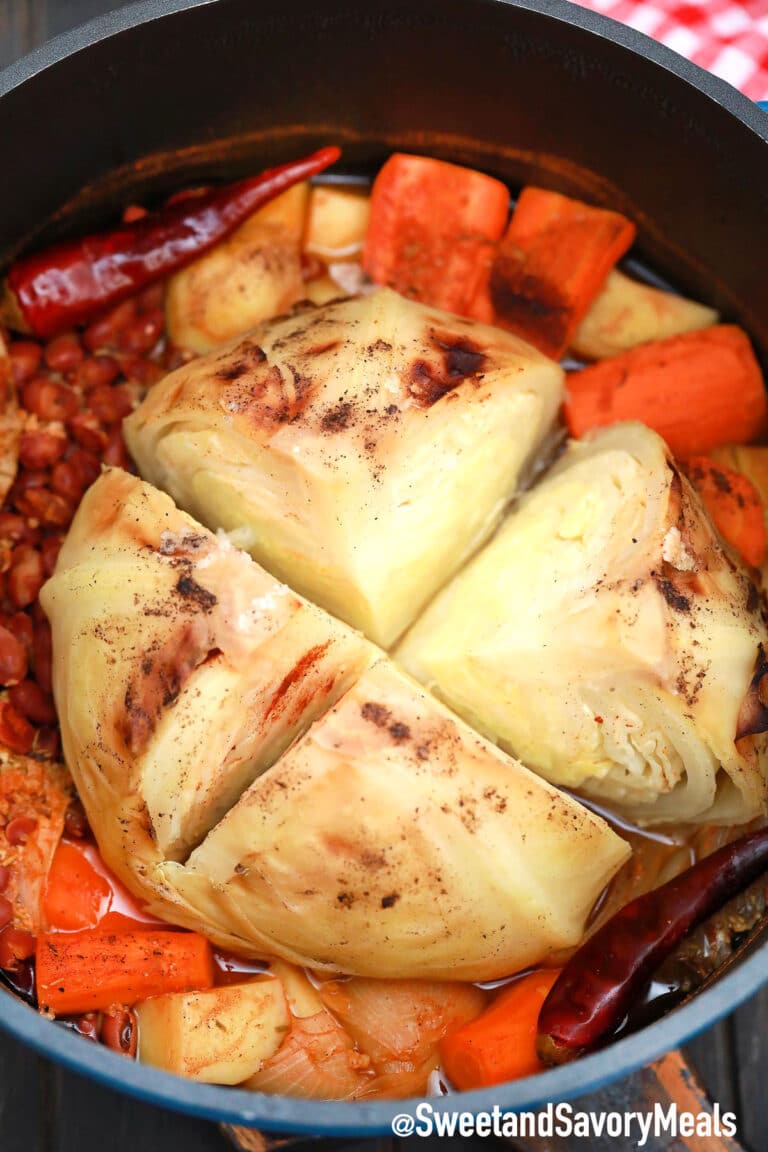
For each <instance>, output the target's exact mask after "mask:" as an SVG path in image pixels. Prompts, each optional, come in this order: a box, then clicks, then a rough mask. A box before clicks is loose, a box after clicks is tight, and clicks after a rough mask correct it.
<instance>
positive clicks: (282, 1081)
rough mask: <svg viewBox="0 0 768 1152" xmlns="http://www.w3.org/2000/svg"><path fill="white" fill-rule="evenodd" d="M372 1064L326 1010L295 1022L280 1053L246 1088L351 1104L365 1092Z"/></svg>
mask: <svg viewBox="0 0 768 1152" xmlns="http://www.w3.org/2000/svg"><path fill="white" fill-rule="evenodd" d="M369 1064H370V1060H369V1059H368V1057H366V1056H361V1055H360V1053H359V1052H357V1051H356V1050H355V1047H354V1045H353V1043H352V1041H351V1040H350V1038H349V1036H347V1034H346V1033H345V1031H344V1029H343V1028H342V1027H341V1025H340V1024H339V1023H337V1021H336V1020H334V1019H333V1017H332V1016H331V1014H330V1013H329V1012H326V1011H325V1010H323V1011H321V1012H317V1013H316V1014H315V1015H314V1016H305V1017H303V1018H301V1019H294V1021H293V1025H292V1027H291V1031H290V1033H289V1035H288V1036H287V1038H286V1039H285V1041H284V1042H283V1044H282V1045H281V1047H280V1048H279V1050H278V1051H277V1052H276V1053H275V1055H274V1056H273V1057H272V1058H271V1060H268V1061H267V1062H266V1064H264V1066H263V1067H262V1068H261V1069H260V1071H259V1072H257V1073H256V1074H255V1076H252V1077H251V1078H250V1080H247V1081H246V1083H245V1087H246V1088H251V1089H253V1090H254V1091H256V1092H270V1093H275V1094H278V1095H281V1096H303V1097H305V1098H307V1099H313V1100H351V1099H353V1098H354V1097H356V1096H360V1095H361V1094H362V1093H363V1092H364V1091H365V1089H366V1087H367V1085H368V1083H369V1081H370V1079H371V1075H370V1073H368V1072H367V1067H368V1065H369Z"/></svg>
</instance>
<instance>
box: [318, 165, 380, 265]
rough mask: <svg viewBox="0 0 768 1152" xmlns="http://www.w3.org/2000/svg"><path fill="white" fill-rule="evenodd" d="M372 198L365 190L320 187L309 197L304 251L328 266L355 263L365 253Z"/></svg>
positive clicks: (321, 185)
mask: <svg viewBox="0 0 768 1152" xmlns="http://www.w3.org/2000/svg"><path fill="white" fill-rule="evenodd" d="M370 210H371V198H370V196H369V195H368V193H367V192H365V191H363V190H362V189H352V188H334V187H332V186H328V185H323V184H320V185H318V186H317V187H315V188H313V189H312V191H311V192H310V196H309V212H308V214H307V231H306V235H305V237H304V249H305V251H307V252H309V253H310V254H311V255H312V256H319V257H320V259H321V260H324V261H325V263H326V264H330V263H331V262H332V261H334V260H353V259H355V258H357V257H359V256H360V254H361V252H362V250H363V242H364V240H365V233H366V230H367V228H368V217H369V215H370Z"/></svg>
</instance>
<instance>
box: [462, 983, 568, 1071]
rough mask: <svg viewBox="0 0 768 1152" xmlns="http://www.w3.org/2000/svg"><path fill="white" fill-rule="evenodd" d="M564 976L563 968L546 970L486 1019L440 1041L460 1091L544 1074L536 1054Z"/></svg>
mask: <svg viewBox="0 0 768 1152" xmlns="http://www.w3.org/2000/svg"><path fill="white" fill-rule="evenodd" d="M559 975H560V969H559V968H542V969H539V970H538V971H537V972H532V973H531V974H530V975H529V976H523V977H521V978H520V979H519V980H515V982H514V983H513V984H510V986H509V987H508V988H505V989H504V990H503V991H502V992H500V993H499V995H498V996H497V997H496V999H495V1000H494V1002H493V1004H491V1006H490V1008H488V1009H487V1010H486V1011H485V1012H483V1014H482V1016H478V1017H477V1019H476V1020H472V1021H470V1023H469V1024H465V1025H464V1026H463V1027H461V1028H459V1029H457V1031H455V1032H452V1033H451V1034H450V1035H449V1036H446V1037H445V1038H444V1039H443V1040H441V1041H440V1057H441V1060H442V1063H443V1068H444V1069H445V1071H446V1074H447V1076H448V1078H449V1080H450V1081H451V1083H452V1084H453V1085H454V1087H456V1088H459V1089H461V1090H462V1091H465V1090H469V1089H471V1088H488V1087H490V1086H491V1085H493V1084H503V1083H504V1082H505V1081H507V1080H518V1079H520V1078H521V1077H522V1076H531V1075H533V1074H534V1073H535V1072H540V1071H541V1070H542V1068H543V1067H544V1066H543V1064H542V1063H541V1062H540V1060H539V1058H538V1056H537V1055H536V1031H537V1026H538V1020H539V1011H540V1010H541V1006H542V1004H543V1003H544V1001H545V1000H546V998H547V995H548V993H549V990H550V988H551V987H552V985H553V984H554V982H555V980H556V979H557V977H558V976H559Z"/></svg>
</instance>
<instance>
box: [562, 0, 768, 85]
mask: <svg viewBox="0 0 768 1152" xmlns="http://www.w3.org/2000/svg"><path fill="white" fill-rule="evenodd" d="M576 2H577V3H580V4H581V5H582V6H583V7H584V8H592V9H593V10H594V11H595V12H601V13H602V14H603V15H604V16H610V17H611V18H612V19H613V20H620V21H621V22H622V23H623V24H629V25H630V27H632V28H637V30H638V31H639V32H645V34H646V35H647V36H653V38H654V39H655V40H660V41H661V43H662V44H666V45H667V47H668V48H673V49H674V51H675V52H679V53H680V55H681V56H687V57H688V59H689V60H693V62H694V64H700V65H701V67H702V68H708V69H709V71H710V72H714V73H715V75H717V76H721V77H722V78H723V80H727V81H728V83H729V84H733V86H734V88H740V89H741V91H742V92H743V93H744V94H745V95H746V96H750V97H751V98H752V99H753V100H768V0H743V3H738V2H737V0H576Z"/></svg>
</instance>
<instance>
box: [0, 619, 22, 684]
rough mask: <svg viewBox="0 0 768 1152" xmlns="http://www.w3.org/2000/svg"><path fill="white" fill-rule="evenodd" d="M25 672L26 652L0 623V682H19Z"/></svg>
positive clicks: (11, 633)
mask: <svg viewBox="0 0 768 1152" xmlns="http://www.w3.org/2000/svg"><path fill="white" fill-rule="evenodd" d="M26 674H27V652H26V650H25V648H24V645H23V644H22V643H21V642H20V641H19V640H18V639H17V638H16V637H15V636H14V634H13V632H11V631H10V629H8V628H4V627H3V626H2V625H0V684H2V685H3V687H6V688H7V687H9V686H11V685H13V684H19V683H20V682H21V681H22V680H23V679H24V677H25V676H26Z"/></svg>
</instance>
